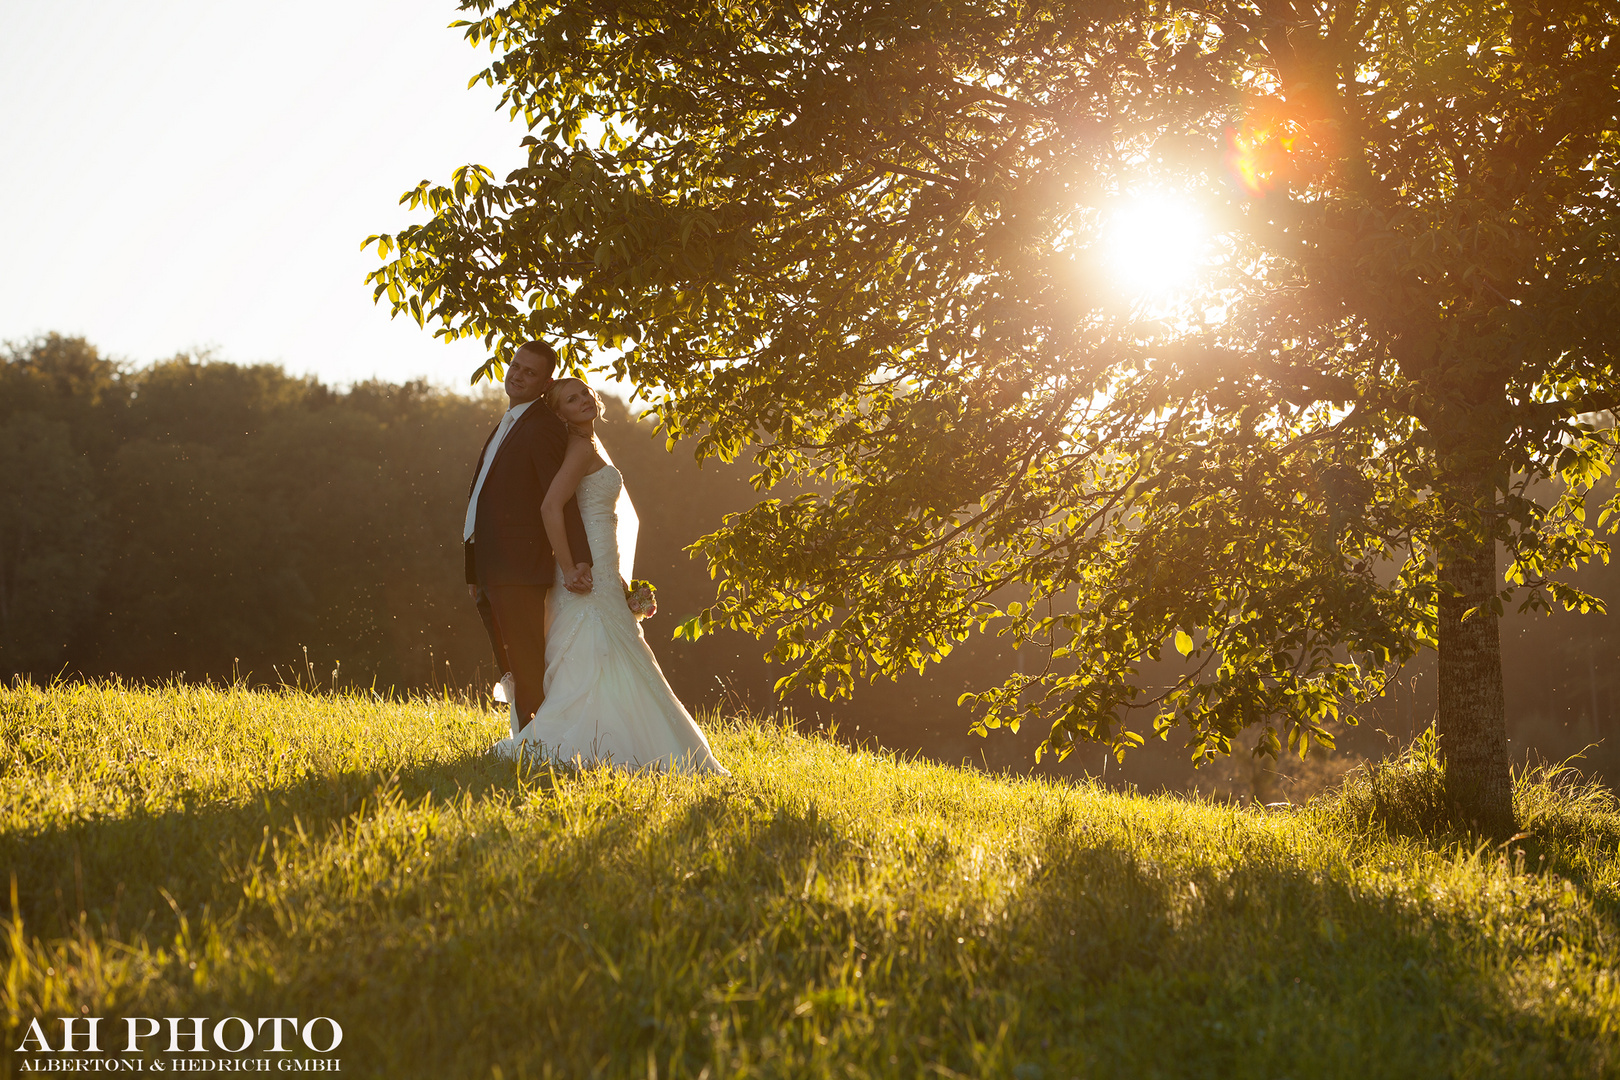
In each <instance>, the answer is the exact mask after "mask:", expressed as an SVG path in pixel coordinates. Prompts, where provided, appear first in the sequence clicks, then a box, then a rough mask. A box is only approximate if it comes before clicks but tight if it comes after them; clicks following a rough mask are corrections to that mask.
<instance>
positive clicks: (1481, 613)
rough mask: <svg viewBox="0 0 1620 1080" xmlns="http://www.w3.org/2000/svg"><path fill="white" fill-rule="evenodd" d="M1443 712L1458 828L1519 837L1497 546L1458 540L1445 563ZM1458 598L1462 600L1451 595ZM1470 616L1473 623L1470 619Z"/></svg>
mask: <svg viewBox="0 0 1620 1080" xmlns="http://www.w3.org/2000/svg"><path fill="white" fill-rule="evenodd" d="M1440 582H1441V596H1440V695H1439V697H1440V701H1439V704H1440V710H1439V716H1438V718H1437V720H1436V730H1437V731H1438V733H1439V735H1440V752H1441V753H1442V754H1443V755H1444V756H1445V759H1446V795H1447V798H1448V800H1449V801H1450V803H1451V805H1452V810H1453V813H1455V814H1456V815H1457V816H1458V818H1459V819H1460V820H1459V821H1458V824H1460V825H1466V826H1469V827H1471V828H1473V829H1476V830H1478V831H1479V832H1482V833H1485V834H1487V835H1490V836H1497V837H1503V838H1505V837H1507V836H1511V835H1512V834H1513V785H1512V778H1511V777H1510V775H1509V773H1508V758H1507V714H1506V711H1505V709H1504V707H1503V702H1502V638H1501V633H1500V629H1499V626H1498V624H1499V622H1500V619H1499V617H1498V616H1497V614H1496V613H1495V611H1494V610H1492V608H1491V600H1492V598H1493V597H1494V596H1495V595H1496V594H1497V593H1498V592H1500V591H1501V589H1502V583H1501V581H1500V579H1499V578H1498V577H1497V573H1496V541H1495V540H1494V539H1492V538H1491V537H1490V536H1489V535H1486V536H1467V535H1463V536H1458V537H1455V538H1454V539H1453V541H1452V542H1451V543H1450V544H1448V545H1446V547H1445V548H1444V549H1443V550H1442V553H1441V563H1440ZM1453 590H1455V591H1456V592H1458V593H1460V594H1461V595H1459V596H1450V595H1447V594H1448V593H1450V592H1451V591H1453ZM1470 608H1473V609H1475V610H1474V613H1473V614H1472V615H1469V616H1468V618H1466V619H1464V618H1463V614H1464V613H1465V612H1467V611H1468V610H1469V609H1470Z"/></svg>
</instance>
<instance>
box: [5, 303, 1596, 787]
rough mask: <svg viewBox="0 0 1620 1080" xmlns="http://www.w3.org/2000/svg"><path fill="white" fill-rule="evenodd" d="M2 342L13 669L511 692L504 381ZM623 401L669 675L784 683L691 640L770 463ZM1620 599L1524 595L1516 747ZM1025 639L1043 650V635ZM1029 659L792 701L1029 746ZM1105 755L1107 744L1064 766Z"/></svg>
mask: <svg viewBox="0 0 1620 1080" xmlns="http://www.w3.org/2000/svg"><path fill="white" fill-rule="evenodd" d="M0 361H3V362H0V675H3V676H4V677H6V678H12V677H16V676H24V677H28V678H32V679H34V680H35V681H39V682H44V681H48V680H50V679H52V678H55V677H57V676H59V675H63V676H68V677H81V676H83V677H95V676H112V675H116V676H120V677H123V678H128V679H137V680H156V679H164V678H168V677H171V676H181V677H184V678H187V679H193V680H202V679H213V680H224V679H230V678H243V679H246V680H249V681H251V682H256V683H272V684H273V683H276V682H279V681H287V682H295V681H296V682H309V681H314V682H316V683H318V684H320V685H323V686H325V685H332V684H334V683H335V684H337V685H346V686H354V685H360V686H375V687H377V688H378V689H379V690H382V691H411V690H428V689H439V688H442V687H445V686H449V687H451V688H454V689H461V690H465V689H469V688H471V689H480V690H481V689H483V688H487V686H488V685H489V682H490V681H491V679H492V678H493V675H494V672H493V671H492V662H491V660H490V658H489V656H488V655H487V654H488V648H487V645H486V643H485V640H484V637H483V632H482V630H481V628H480V626H479V624H478V619H477V616H476V614H475V613H474V612H473V610H472V608H471V606H470V605H469V604H468V602H467V598H466V592H465V589H464V586H463V585H462V582H461V560H460V528H461V524H462V515H463V512H464V509H465V499H466V490H467V481H468V477H469V474H470V470H471V468H472V463H473V461H474V460H475V458H476V456H477V453H478V448H479V446H480V445H481V444H482V441H483V439H484V437H485V435H487V433H488V431H489V429H490V427H491V426H493V424H494V423H495V421H496V419H497V418H498V417H499V415H500V412H501V410H502V409H503V408H504V406H505V401H504V399H503V398H502V397H501V396H500V395H499V394H498V393H497V392H495V391H493V390H485V391H484V392H483V393H482V394H481V395H467V394H462V393H456V392H452V391H449V390H445V389H441V388H435V387H432V386H429V385H427V384H425V383H423V382H420V381H417V382H407V383H402V384H395V383H387V382H364V383H359V384H356V385H354V386H352V387H349V388H348V389H336V388H333V387H329V386H326V385H324V384H323V383H321V382H320V381H319V380H317V379H314V378H310V377H305V376H296V375H290V374H288V373H287V372H285V371H284V370H282V369H281V368H279V367H277V366H274V365H268V364H258V365H239V364H232V363H224V362H217V361H210V360H208V359H207V358H206V357H196V356H177V357H174V358H172V359H168V360H164V361H160V362H157V363H153V364H150V365H144V366H134V365H129V364H125V363H120V362H117V361H114V360H111V359H109V358H107V357H104V356H102V355H101V354H100V352H99V351H98V350H97V349H96V348H95V347H94V346H93V345H92V344H90V343H89V342H86V341H84V340H83V339H80V338H72V337H63V336H60V335H54V334H53V335H49V336H46V337H42V338H39V339H36V340H33V341H29V342H24V343H21V344H16V345H12V346H10V347H8V348H7V349H6V350H5V351H4V352H3V353H0ZM607 401H608V412H607V416H606V420H607V422H606V423H605V424H604V425H603V426H602V432H603V438H604V441H605V443H606V444H607V446H608V449H609V452H610V453H611V454H612V455H613V457H614V459H615V461H616V462H617V463H618V465H619V467H620V468H621V469H622V470H623V472H624V474H625V476H626V478H627V483H628V485H629V487H630V491H631V494H632V497H633V498H634V500H635V503H636V507H637V513H638V516H639V517H640V519H641V535H640V543H639V545H638V551H637V558H636V566H637V570H636V573H637V576H638V577H647V578H650V579H652V580H653V581H654V582H656V583H657V585H658V587H659V604H660V612H659V614H658V615H657V616H655V617H654V619H653V620H652V621H650V622H649V623H647V624H646V630H647V636H648V640H649V642H651V643H652V646H653V648H654V650H655V651H656V652H657V653H658V655H659V658H660V661H661V663H662V664H663V666H664V668H665V671H666V673H667V674H668V676H669V678H670V681H671V683H672V684H673V685H674V686H675V689H676V690H677V692H678V693H680V694H681V696H682V697H683V699H685V700H687V701H688V702H689V703H692V704H693V705H694V706H701V705H704V704H712V703H716V702H719V701H722V700H726V701H732V702H734V701H735V700H736V699H743V700H746V701H747V702H748V703H749V704H751V705H753V706H754V707H766V706H771V705H774V704H775V703H776V702H777V699H776V698H775V696H774V695H773V693H772V686H773V684H774V682H775V680H776V679H777V678H778V677H780V675H781V674H782V668H781V667H779V666H773V665H769V664H767V663H765V662H764V660H763V658H762V656H761V653H762V651H763V646H761V645H760V644H759V643H758V642H756V641H754V640H753V639H752V638H749V637H747V636H744V635H741V634H716V635H710V636H705V637H704V638H702V639H701V640H699V641H697V642H695V643H689V642H682V641H674V640H671V635H672V632H673V630H674V628H675V626H676V624H677V623H678V622H679V621H680V620H681V619H682V618H684V617H686V616H688V615H690V614H692V613H695V612H697V611H698V610H700V609H701V608H702V607H703V606H704V605H705V604H706V603H707V602H709V601H710V600H711V599H712V597H713V595H714V591H713V590H714V585H713V582H712V581H711V580H710V578H709V575H708V573H707V570H706V567H705V566H704V565H703V564H702V563H701V561H695V560H693V559H691V558H689V557H688V555H687V553H686V551H685V550H684V549H685V548H686V547H687V545H690V544H692V543H693V542H694V541H696V540H697V539H698V538H699V537H701V536H703V535H704V534H706V533H708V532H711V531H713V530H714V529H715V528H717V527H718V526H719V525H720V523H721V519H722V518H723V516H724V515H725V514H727V513H730V512H733V511H738V510H741V509H744V508H746V507H748V506H750V505H752V504H753V503H754V502H755V501H756V499H757V498H758V495H757V494H756V493H755V491H754V489H753V487H752V485H751V484H750V483H749V473H750V472H751V469H750V468H748V467H747V466H745V465H744V464H742V463H731V464H726V463H722V462H718V461H713V460H711V461H708V462H706V463H704V465H703V466H702V467H701V468H700V467H699V466H698V464H697V463H696V462H694V461H693V460H692V458H691V457H690V456H689V455H688V454H686V453H684V452H682V451H681V450H680V449H677V450H676V452H674V453H671V452H669V451H667V450H666V448H665V443H664V440H663V439H662V438H661V437H658V436H657V435H656V433H655V432H654V431H653V430H652V427H651V425H650V424H648V423H645V422H641V423H638V422H637V421H636V420H635V419H634V418H633V416H632V415H631V412H630V409H629V407H628V406H626V405H625V403H624V402H623V401H621V400H619V399H617V398H614V397H611V396H610V397H608V399H607ZM1617 576H1620V575H1617V574H1616V573H1615V572H1614V571H1612V570H1609V569H1607V568H1603V569H1599V570H1595V571H1592V572H1590V576H1589V579H1588V580H1589V585H1590V587H1591V588H1593V589H1594V590H1596V591H1605V590H1606V589H1607V590H1608V591H1609V592H1610V595H1615V594H1617V593H1620V590H1613V589H1612V585H1613V584H1615V582H1613V581H1612V580H1610V579H1613V578H1615V577H1617ZM1609 622H1610V620H1609V619H1608V618H1607V617H1602V618H1600V617H1594V616H1555V617H1554V618H1552V619H1550V620H1549V619H1545V618H1541V617H1524V616H1517V615H1515V614H1513V613H1511V612H1510V613H1509V614H1508V616H1507V619H1506V621H1505V623H1504V641H1505V646H1506V647H1505V649H1504V662H1505V664H1506V669H1507V683H1508V694H1509V705H1510V712H1511V714H1512V715H1513V726H1512V734H1513V738H1514V745H1515V746H1517V747H1528V746H1539V747H1541V748H1542V749H1543V750H1545V751H1547V752H1552V753H1562V752H1573V751H1575V750H1578V749H1580V747H1581V746H1582V745H1585V743H1586V742H1587V741H1591V740H1593V739H1602V738H1604V737H1605V736H1606V735H1607V734H1609V732H1608V731H1607V727H1606V725H1607V724H1608V723H1611V721H1609V720H1608V718H1609V717H1610V716H1611V715H1612V711H1613V708H1614V704H1615V702H1616V700H1617V695H1620V683H1617V680H1616V674H1615V667H1616V665H1615V658H1616V646H1617V644H1620V642H1617V641H1616V639H1615V637H1614V636H1613V635H1612V634H1611V633H1610V631H1609V630H1608V625H1609ZM1024 662H1025V664H1026V665H1028V666H1029V667H1030V670H1035V669H1036V666H1038V665H1039V664H1040V663H1042V661H1041V659H1040V658H1039V657H1038V655H1036V654H1034V653H1032V652H1028V651H1026V652H1025V655H1024ZM1018 668H1019V658H1018V656H1017V655H1016V654H1014V653H1013V651H1012V650H1011V648H1010V647H1009V645H1008V643H1007V642H1006V641H1005V640H1004V639H997V638H993V637H975V638H974V639H972V640H970V641H969V642H967V643H965V644H964V645H962V646H961V647H959V648H958V649H957V650H956V651H955V652H954V653H953V654H952V656H951V657H950V658H949V659H947V661H946V662H945V663H944V664H942V665H939V666H936V667H932V668H930V669H929V672H928V674H927V675H926V676H916V675H913V676H910V677H906V678H902V679H901V680H900V681H898V682H888V681H886V680H880V681H879V682H877V683H876V684H872V685H867V686H863V687H861V688H860V690H859V692H858V693H857V694H856V695H855V697H854V699H853V700H852V701H850V702H847V703H840V704H839V705H838V706H836V708H829V706H828V705H827V704H826V703H825V702H821V701H818V700H814V699H811V698H810V697H809V696H808V695H803V694H801V695H796V696H795V697H793V698H791V699H789V701H788V702H787V704H788V706H789V707H790V708H791V709H792V710H793V711H794V712H795V713H796V715H797V716H798V717H799V719H800V720H801V722H803V723H806V724H808V725H810V726H812V727H813V726H815V725H816V724H818V723H820V724H823V725H826V724H831V723H833V722H837V723H838V724H839V725H840V730H841V731H842V732H843V733H844V734H846V735H848V736H850V737H853V738H857V739H866V738H872V739H876V740H878V741H880V742H882V743H883V744H885V745H889V746H894V747H899V748H904V749H911V750H920V751H923V752H925V753H928V754H930V755H931V756H935V757H938V758H942V759H947V760H960V759H962V758H963V757H968V758H971V759H972V760H974V761H982V762H984V763H986V764H990V765H994V766H1008V767H1019V768H1022V767H1027V766H1028V763H1029V757H1030V752H1031V750H1032V748H1033V744H1034V741H1036V740H1037V739H1038V736H1039V734H1040V733H1031V732H1029V731H1025V732H1023V733H1021V734H1019V735H1017V736H1014V735H1012V734H1011V733H1010V732H1007V731H1005V730H1003V731H999V732H995V733H994V735H995V737H994V738H991V739H989V740H980V739H977V738H974V737H972V736H970V735H969V734H968V726H969V723H970V720H971V718H970V716H969V714H968V712H967V710H966V709H964V708H959V707H957V705H956V698H957V696H958V695H959V694H961V693H962V692H963V691H964V690H965V689H968V688H970V687H972V686H974V685H982V684H983V681H984V680H985V679H986V678H990V677H994V678H997V679H999V678H1002V677H1004V675H1005V674H1006V673H1008V672H1011V671H1015V670H1018ZM1412 676H1416V677H1417V685H1416V687H1415V688H1414V686H1413V685H1412V682H1411V677H1412ZM1402 687H1403V689H1402V691H1401V693H1400V694H1399V695H1395V696H1391V697H1390V698H1388V699H1387V700H1386V701H1384V702H1381V703H1380V704H1379V706H1378V708H1377V709H1375V710H1374V711H1372V712H1369V713H1368V715H1367V719H1368V722H1367V723H1366V724H1364V725H1363V727H1362V728H1361V729H1359V730H1358V731H1356V732H1354V733H1352V734H1351V735H1350V738H1349V739H1348V741H1347V742H1345V745H1346V746H1347V747H1348V748H1349V749H1350V750H1351V752H1359V753H1364V754H1374V753H1377V752H1378V751H1379V749H1380V747H1381V746H1382V742H1381V740H1382V737H1381V736H1379V735H1378V734H1377V729H1379V728H1382V729H1383V730H1385V731H1389V732H1391V733H1392V734H1395V735H1398V736H1401V737H1405V736H1406V735H1408V734H1409V730H1408V729H1410V728H1414V727H1415V728H1419V729H1420V728H1421V727H1422V726H1423V725H1424V724H1426V723H1427V722H1428V720H1429V719H1430V718H1431V717H1432V715H1433V709H1434V699H1433V694H1434V689H1433V674H1432V662H1431V663H1430V665H1429V667H1428V668H1425V667H1424V666H1423V665H1421V664H1418V665H1414V666H1413V667H1412V668H1411V669H1410V674H1409V677H1408V679H1407V680H1406V681H1404V682H1403V683H1402ZM1150 748H1154V749H1156V750H1157V753H1156V754H1155V753H1149V754H1143V755H1137V757H1136V758H1133V759H1130V760H1128V761H1127V763H1126V765H1125V766H1123V767H1121V766H1120V765H1118V764H1117V763H1113V764H1111V765H1110V766H1109V767H1110V769H1111V770H1112V771H1111V772H1110V774H1109V775H1110V776H1111V777H1124V778H1130V779H1134V780H1136V781H1137V782H1139V783H1142V784H1144V785H1148V786H1155V785H1157V784H1159V783H1168V784H1172V785H1175V786H1181V785H1183V784H1187V783H1192V782H1194V778H1193V774H1192V773H1191V772H1190V771H1189V770H1188V769H1187V767H1186V764H1185V760H1184V759H1185V757H1186V755H1185V753H1184V752H1183V751H1182V750H1181V748H1180V745H1179V742H1177V741H1176V740H1175V739H1174V738H1172V740H1171V742H1170V743H1169V744H1163V745H1160V744H1157V743H1150ZM1598 755H1599V759H1600V761H1604V762H1606V761H1607V757H1608V754H1607V751H1606V750H1602V749H1600V750H1599V751H1598ZM1102 761H1103V756H1102V754H1101V752H1100V751H1099V752H1097V753H1093V754H1090V755H1086V756H1084V757H1081V758H1077V759H1076V760H1075V761H1073V762H1070V763H1069V765H1068V766H1066V767H1064V771H1070V770H1071V769H1073V768H1076V767H1079V768H1085V769H1088V770H1090V771H1093V772H1096V771H1098V770H1099V769H1100V768H1101V767H1102ZM1281 768H1282V770H1283V771H1284V772H1285V773H1286V772H1287V770H1288V768H1289V766H1287V765H1286V764H1284V765H1283V766H1282V767H1281Z"/></svg>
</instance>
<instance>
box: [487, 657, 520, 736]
mask: <svg viewBox="0 0 1620 1080" xmlns="http://www.w3.org/2000/svg"><path fill="white" fill-rule="evenodd" d="M494 697H495V700H496V701H504V702H506V711H507V714H508V716H509V718H510V720H511V723H512V738H514V739H515V738H517V737H518V732H519V731H520V730H521V729H522V725H521V724H519V723H518V711H517V680H516V679H514V678H512V673H511V672H510V671H508V672H507V673H506V674H505V675H502V676H501V681H500V684H499V685H498V686H496V687H495V694H494Z"/></svg>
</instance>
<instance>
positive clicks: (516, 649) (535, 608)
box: [478, 585, 546, 726]
mask: <svg viewBox="0 0 1620 1080" xmlns="http://www.w3.org/2000/svg"><path fill="white" fill-rule="evenodd" d="M478 614H479V615H480V616H481V617H482V618H483V620H484V629H485V630H487V631H488V632H489V643H490V645H491V647H492V648H494V650H495V663H496V664H498V665H500V669H501V671H502V673H503V674H504V673H505V672H511V673H512V681H513V682H514V683H516V684H517V692H516V697H517V709H518V719H519V722H520V726H522V725H526V724H527V723H528V722H529V719H530V717H532V716H534V711H535V710H536V709H538V708H539V707H540V703H541V702H542V701H544V700H545V698H546V586H544V585H488V586H484V587H483V588H480V589H479V590H478Z"/></svg>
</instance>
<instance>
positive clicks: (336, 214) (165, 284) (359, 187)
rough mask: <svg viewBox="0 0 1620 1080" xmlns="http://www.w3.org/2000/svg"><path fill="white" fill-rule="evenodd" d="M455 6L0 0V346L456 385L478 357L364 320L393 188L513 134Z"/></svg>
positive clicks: (388, 225)
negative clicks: (31, 344) (44, 343)
mask: <svg viewBox="0 0 1620 1080" xmlns="http://www.w3.org/2000/svg"><path fill="white" fill-rule="evenodd" d="M459 17H460V13H459V12H458V11H457V8H456V4H455V0H276V2H274V3H239V2H231V0H225V2H221V0H51V2H50V3H48V4H42V3H39V2H38V0H0V27H4V31H3V33H0V163H3V164H0V207H3V210H0V340H9V341H18V340H21V339H25V338H28V337H31V336H33V335H35V334H42V333H46V332H48V331H52V330H55V331H60V332H62V333H64V334H81V335H83V336H85V337H86V338H88V339H90V341H91V342H92V343H94V344H95V345H97V346H98V347H100V349H101V350H102V352H103V354H104V355H111V356H115V357H119V358H122V359H126V360H131V361H135V362H147V361H151V360H156V359H160V358H163V357H167V356H172V355H173V354H175V353H176V352H180V351H187V350H192V349H196V348H203V347H211V348H213V349H214V350H215V353H216V355H217V356H218V357H220V358H221V359H227V360H233V361H238V362H243V363H249V362H258V361H272V362H277V363H281V364H283V365H285V366H286V367H287V368H288V370H290V371H294V372H312V373H314V374H316V375H318V376H320V377H321V378H322V379H324V380H327V381H329V382H337V383H348V382H352V381H354V380H358V379H365V378H369V377H373V376H377V377H381V378H385V379H388V380H390V381H395V382H398V381H403V380H405V379H409V378H414V377H417V376H423V375H425V376H427V377H429V378H430V379H432V380H433V381H435V382H438V383H441V384H452V385H456V386H463V387H464V386H466V384H467V379H468V377H469V376H470V374H471V373H472V371H473V370H474V369H475V368H476V367H477V365H478V364H479V363H481V362H482V361H483V359H484V357H485V355H486V353H485V352H484V349H483V346H482V343H480V342H476V341H472V342H468V341H462V342H457V343H456V344H454V345H445V344H443V343H442V342H440V341H439V340H438V339H436V338H433V337H432V336H431V334H430V332H429V331H428V330H422V329H419V328H418V327H417V325H416V324H415V322H413V321H411V320H409V319H407V318H403V317H402V318H400V319H395V320H393V321H390V320H389V318H388V314H387V309H386V307H375V306H373V304H372V302H371V289H370V287H369V286H368V285H366V284H365V280H364V279H365V274H366V271H368V270H370V269H372V268H373V267H374V266H375V265H376V256H375V253H374V251H367V252H362V251H361V250H360V241H361V240H363V239H364V238H365V237H366V236H368V235H370V234H371V233H378V232H391V231H394V230H396V229H399V228H401V227H402V226H404V225H406V224H408V223H409V222H410V221H412V220H420V212H418V215H416V216H415V217H413V215H411V214H409V213H408V212H407V211H406V210H404V209H403V208H402V207H400V206H399V205H398V199H399V194H400V192H402V191H404V190H406V189H407V188H409V187H411V186H413V185H414V184H415V183H416V182H417V181H419V180H421V179H424V178H427V179H432V180H434V181H436V182H442V181H446V180H448V178H449V175H450V171H451V170H452V169H454V168H456V167H457V166H459V165H463V164H466V163H468V162H478V163H480V164H484V165H488V166H490V167H491V168H492V169H494V170H495V173H496V176H497V177H504V176H505V175H506V173H507V172H508V171H509V170H511V169H512V168H514V167H516V166H518V165H521V164H522V163H523V155H522V152H521V151H520V149H519V147H518V142H519V140H520V139H521V138H522V137H523V135H524V134H526V131H525V129H524V127H523V124H522V122H521V121H519V122H517V123H512V122H510V121H508V120H507V119H506V114H505V113H504V112H496V111H495V104H496V101H497V100H498V96H497V94H496V93H495V91H493V90H491V89H490V88H489V87H487V86H484V85H483V84H481V83H480V84H479V85H478V86H476V87H474V88H472V89H468V88H467V80H468V79H469V78H471V77H472V76H473V75H474V74H475V73H477V72H478V71H480V70H482V69H483V67H484V66H485V65H486V64H487V63H488V62H489V59H490V54H489V53H488V52H487V51H485V50H474V49H473V48H471V47H470V46H468V45H467V44H466V42H465V41H463V40H462V37H461V31H459V30H449V29H446V26H447V25H448V24H449V23H450V22H451V21H452V20H454V19H456V18H459Z"/></svg>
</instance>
